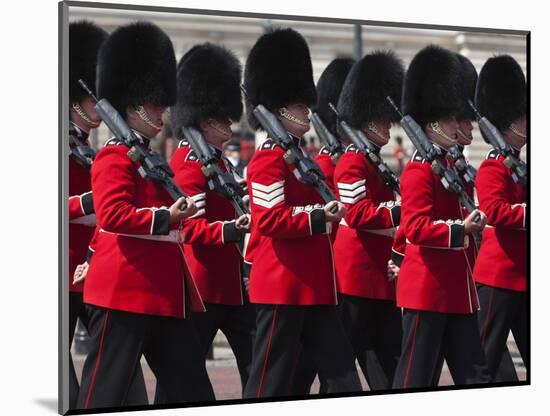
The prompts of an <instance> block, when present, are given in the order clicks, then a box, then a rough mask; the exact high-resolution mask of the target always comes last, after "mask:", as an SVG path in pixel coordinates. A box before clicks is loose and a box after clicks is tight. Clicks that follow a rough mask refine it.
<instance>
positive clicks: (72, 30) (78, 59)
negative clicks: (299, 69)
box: [69, 20, 108, 408]
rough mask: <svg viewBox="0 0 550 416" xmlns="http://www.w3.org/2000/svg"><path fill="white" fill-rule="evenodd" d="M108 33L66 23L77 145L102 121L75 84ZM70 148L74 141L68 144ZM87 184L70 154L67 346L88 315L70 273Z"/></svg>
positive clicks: (90, 72) (86, 238)
mask: <svg viewBox="0 0 550 416" xmlns="http://www.w3.org/2000/svg"><path fill="white" fill-rule="evenodd" d="M107 35H108V34H107V32H106V31H105V30H103V29H102V28H100V27H99V26H97V25H96V24H94V23H92V22H89V21H85V20H83V21H78V22H74V23H71V24H70V25H69V101H70V108H69V119H70V121H69V123H70V126H69V134H70V135H72V136H73V138H74V139H75V140H76V141H77V143H78V144H80V145H83V146H89V143H88V135H89V134H90V131H91V129H93V128H96V127H98V126H99V125H100V124H101V118H99V116H98V115H97V113H96V111H95V108H94V102H93V100H92V98H90V97H88V96H87V94H86V93H85V91H84V90H83V89H82V88H81V87H80V85H79V84H78V80H79V79H80V78H82V79H84V80H85V81H86V82H87V83H89V85H94V84H95V67H96V61H97V53H98V51H99V48H100V47H101V44H102V43H103V42H104V41H105V39H106V38H107ZM70 146H71V149H73V148H74V147H75V146H76V143H73V142H71V143H70ZM91 189H92V187H91V184H90V165H88V164H86V163H82V162H81V161H80V160H79V159H77V158H76V157H74V155H73V154H71V156H70V157H69V348H70V346H71V345H72V343H73V336H74V331H75V328H76V322H77V320H78V318H80V320H81V321H82V322H83V323H84V325H85V326H86V324H87V322H88V317H87V315H86V313H85V309H84V307H83V305H82V285H77V284H76V285H75V284H73V274H74V272H75V270H76V268H77V266H78V265H79V264H80V263H83V262H84V261H85V260H86V256H87V252H88V244H89V243H90V240H91V239H92V235H93V232H94V227H95V215H94V204H93V201H92V191H91ZM69 365H70V367H69V403H70V405H69V406H70V408H74V407H75V404H76V398H77V396H78V379H77V377H76V372H75V370H74V366H73V360H72V356H71V357H70V359H69Z"/></svg>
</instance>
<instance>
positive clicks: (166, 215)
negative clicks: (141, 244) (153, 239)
mask: <svg viewBox="0 0 550 416" xmlns="http://www.w3.org/2000/svg"><path fill="white" fill-rule="evenodd" d="M169 233H170V211H169V210H168V209H166V208H160V209H156V210H154V211H153V224H152V226H151V234H153V235H168V234H169Z"/></svg>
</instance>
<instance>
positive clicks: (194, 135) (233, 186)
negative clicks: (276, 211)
mask: <svg viewBox="0 0 550 416" xmlns="http://www.w3.org/2000/svg"><path fill="white" fill-rule="evenodd" d="M181 134H182V136H183V137H185V138H186V139H187V140H188V141H189V144H190V145H191V148H192V149H193V151H194V152H195V153H196V154H197V157H198V159H199V161H200V163H201V164H202V168H201V170H202V173H203V175H204V176H205V177H207V178H208V186H209V188H210V189H211V190H214V191H216V192H217V193H219V194H220V195H222V196H223V197H225V198H227V199H229V201H230V202H231V205H233V207H234V208H235V211H236V212H237V215H238V216H239V217H240V216H242V215H245V214H248V213H249V211H248V206H247V204H246V202H245V201H244V199H243V198H244V197H245V195H244V192H243V190H242V188H241V186H240V185H239V184H238V183H237V181H236V180H235V177H234V176H233V175H232V174H231V173H229V172H224V171H222V169H221V168H220V165H219V164H218V162H219V159H218V158H217V157H216V156H215V155H214V153H213V152H212V150H211V149H210V147H209V146H208V144H207V143H206V141H205V140H204V137H203V136H202V134H201V132H200V131H199V130H197V129H196V128H194V127H182V128H181Z"/></svg>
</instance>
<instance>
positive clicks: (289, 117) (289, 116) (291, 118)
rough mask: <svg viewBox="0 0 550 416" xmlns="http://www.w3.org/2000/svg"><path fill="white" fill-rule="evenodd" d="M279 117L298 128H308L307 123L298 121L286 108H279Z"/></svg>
mask: <svg viewBox="0 0 550 416" xmlns="http://www.w3.org/2000/svg"><path fill="white" fill-rule="evenodd" d="M279 115H280V116H281V117H284V118H286V119H287V120H288V121H292V122H293V123H296V124H299V125H300V126H305V127H308V126H309V123H306V122H305V121H302V120H300V119H299V118H298V117H296V116H295V115H294V114H292V113H291V112H290V111H288V108H286V107H282V108H279Z"/></svg>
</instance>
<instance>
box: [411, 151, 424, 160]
mask: <svg viewBox="0 0 550 416" xmlns="http://www.w3.org/2000/svg"><path fill="white" fill-rule="evenodd" d="M411 160H412V161H413V162H425V161H426V159H424V158H423V157H422V155H421V154H420V153H419V152H418V150H415V151H414V154H413V156H412V158H411Z"/></svg>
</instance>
